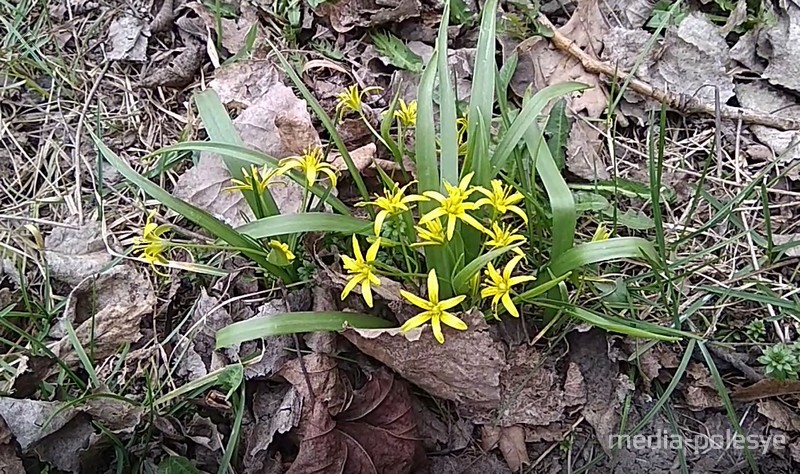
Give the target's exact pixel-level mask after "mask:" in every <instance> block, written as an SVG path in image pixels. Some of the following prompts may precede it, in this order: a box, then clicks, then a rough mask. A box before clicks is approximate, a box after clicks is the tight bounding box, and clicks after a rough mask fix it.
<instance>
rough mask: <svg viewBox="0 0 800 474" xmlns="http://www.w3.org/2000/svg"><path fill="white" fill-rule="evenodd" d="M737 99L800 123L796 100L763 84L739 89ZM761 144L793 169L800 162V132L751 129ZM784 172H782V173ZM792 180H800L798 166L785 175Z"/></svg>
mask: <svg viewBox="0 0 800 474" xmlns="http://www.w3.org/2000/svg"><path fill="white" fill-rule="evenodd" d="M736 97H737V98H738V99H739V102H740V103H741V104H742V106H744V107H747V108H751V109H753V110H757V111H759V112H764V113H776V112H780V114H781V116H784V117H787V118H792V119H800V111H798V110H797V107H796V100H795V98H794V97H793V96H791V95H789V94H787V93H785V92H782V91H780V90H778V89H776V88H774V87H771V86H769V85H767V84H764V83H763V81H762V82H751V83H747V84H737V85H736ZM751 130H753V133H754V134H755V136H756V138H758V140H759V141H760V142H761V143H763V144H765V145H767V146H769V147H770V148H771V149H772V153H773V156H774V157H775V158H776V159H777V158H778V157H779V159H780V161H781V162H783V163H785V164H786V165H787V166H791V165H794V164H796V163H797V162H798V161H800V147H798V146H797V144H798V143H800V132H798V131H796V130H794V131H781V130H775V129H774V128H769V127H764V126H760V125H753V126H751ZM780 171H782V170H780ZM786 175H787V176H788V177H789V178H790V179H793V180H796V181H797V180H800V167H797V166H795V167H794V168H793V169H791V170H789V172H788V173H787V174H786Z"/></svg>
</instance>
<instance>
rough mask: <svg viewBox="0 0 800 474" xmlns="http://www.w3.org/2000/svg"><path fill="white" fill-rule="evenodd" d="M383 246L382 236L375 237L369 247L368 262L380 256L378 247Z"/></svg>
mask: <svg viewBox="0 0 800 474" xmlns="http://www.w3.org/2000/svg"><path fill="white" fill-rule="evenodd" d="M380 248H381V238H380V237H378V238H377V239H375V242H373V243H372V245H370V246H369V248H368V249H367V262H374V261H375V257H377V256H378V249H380Z"/></svg>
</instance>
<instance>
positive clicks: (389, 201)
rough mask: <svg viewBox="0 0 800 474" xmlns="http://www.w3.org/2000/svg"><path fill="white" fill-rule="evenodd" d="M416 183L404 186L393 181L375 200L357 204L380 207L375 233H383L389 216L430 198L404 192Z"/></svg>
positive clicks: (377, 234)
mask: <svg viewBox="0 0 800 474" xmlns="http://www.w3.org/2000/svg"><path fill="white" fill-rule="evenodd" d="M413 183H414V181H412V182H411V183H408V184H406V185H405V186H403V187H402V188H401V187H400V185H399V184H397V183H393V186H392V189H391V190H389V189H384V190H383V196H378V195H377V194H376V195H375V201H371V202H361V203H358V204H356V206H375V207H377V208H379V209H380V211H379V212H378V214H377V215H376V216H375V227H374V230H375V235H376V236H380V235H381V227H383V222H384V221H385V220H386V218H387V217H393V216H396V215H397V214H400V213H402V212H405V211H408V204H410V203H412V202H418V201H427V200H428V199H427V198H425V197H424V196H418V195H416V194H412V195H409V196H405V195H404V193H405V192H406V189H408V187H409V186H411V185H412V184H413Z"/></svg>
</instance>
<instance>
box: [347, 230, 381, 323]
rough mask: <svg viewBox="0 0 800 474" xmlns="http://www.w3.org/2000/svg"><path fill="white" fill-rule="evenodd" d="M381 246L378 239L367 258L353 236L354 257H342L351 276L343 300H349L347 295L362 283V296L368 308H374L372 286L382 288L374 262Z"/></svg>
mask: <svg viewBox="0 0 800 474" xmlns="http://www.w3.org/2000/svg"><path fill="white" fill-rule="evenodd" d="M380 246H381V239H380V237H378V238H377V239H375V242H374V243H373V244H372V245H371V246H370V247H369V249H367V255H366V258H364V256H362V255H361V247H360V246H359V245H358V239H357V238H356V236H355V235H353V256H354V257H355V258H350V257H348V256H347V255H342V262H344V268H345V270H347V272H348V273H350V274H351V276H350V281H348V282H347V285H345V287H344V290H342V299H343V300H344V299H345V298H347V295H349V294H350V292H351V291H353V288H355V287H356V285H358V284H359V283H361V295H362V296H363V297H364V301H366V302H367V306H369V307H370V308H372V288H371V287H370V285H375V286H380V284H381V280H380V279H379V278H378V277H377V275H375V267H374V266H373V262H374V261H375V257H376V256H377V255H378V249H379V248H380Z"/></svg>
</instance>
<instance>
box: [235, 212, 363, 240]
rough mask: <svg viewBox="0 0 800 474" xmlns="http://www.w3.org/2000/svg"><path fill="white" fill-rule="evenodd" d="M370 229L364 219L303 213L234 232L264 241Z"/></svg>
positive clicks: (256, 224) (272, 217)
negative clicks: (280, 236)
mask: <svg viewBox="0 0 800 474" xmlns="http://www.w3.org/2000/svg"><path fill="white" fill-rule="evenodd" d="M371 228H372V222H370V221H366V220H364V219H357V218H355V217H350V216H344V215H339V214H329V213H327V212H305V213H302V214H285V215H281V216H270V217H265V218H263V219H258V220H256V221H253V222H249V223H247V224H245V225H243V226H241V227H238V228H237V229H236V231H237V232H239V233H242V234H244V235H247V236H249V237H252V238H254V239H265V238H268V237H276V236H279V235H287V234H295V233H300V232H342V233H345V234H355V233H361V232H365V231H366V232H368V231H369V230H371Z"/></svg>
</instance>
